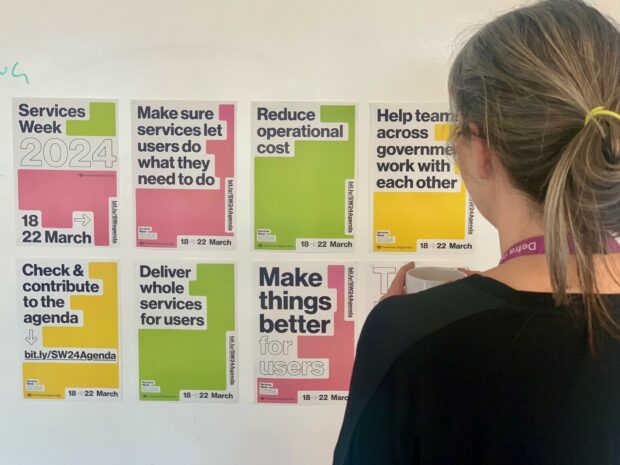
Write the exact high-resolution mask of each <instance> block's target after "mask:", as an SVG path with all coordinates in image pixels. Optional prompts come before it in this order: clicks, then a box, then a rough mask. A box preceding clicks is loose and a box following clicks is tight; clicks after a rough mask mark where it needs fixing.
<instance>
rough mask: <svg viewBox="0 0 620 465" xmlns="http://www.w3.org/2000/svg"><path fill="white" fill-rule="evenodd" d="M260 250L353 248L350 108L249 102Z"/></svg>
mask: <svg viewBox="0 0 620 465" xmlns="http://www.w3.org/2000/svg"><path fill="white" fill-rule="evenodd" d="M252 123H253V127H252V151H253V156H254V229H255V231H254V233H255V236H254V241H255V248H256V249H257V250H297V251H315V252H316V251H318V252H321V251H348V250H349V251H350V250H353V247H354V237H353V224H354V194H355V105H338V104H330V105H325V104H318V103H281V102H270V103H254V104H253V106H252Z"/></svg>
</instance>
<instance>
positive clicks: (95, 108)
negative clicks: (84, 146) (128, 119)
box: [67, 102, 116, 136]
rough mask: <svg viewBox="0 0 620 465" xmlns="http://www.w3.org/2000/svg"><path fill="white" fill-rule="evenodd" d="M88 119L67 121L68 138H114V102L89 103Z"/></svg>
mask: <svg viewBox="0 0 620 465" xmlns="http://www.w3.org/2000/svg"><path fill="white" fill-rule="evenodd" d="M88 112H89V114H90V119H88V120H68V121H67V135H68V136H116V104H115V103H114V102H90V103H89V104H88Z"/></svg>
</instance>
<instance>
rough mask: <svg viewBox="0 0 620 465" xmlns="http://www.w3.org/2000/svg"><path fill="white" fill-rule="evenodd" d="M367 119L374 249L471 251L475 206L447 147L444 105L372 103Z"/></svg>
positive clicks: (438, 253)
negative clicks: (369, 119)
mask: <svg viewBox="0 0 620 465" xmlns="http://www.w3.org/2000/svg"><path fill="white" fill-rule="evenodd" d="M370 117H371V124H370V133H371V140H370V154H371V157H370V159H371V167H370V180H371V192H372V224H373V226H372V238H373V251H375V252H415V253H416V254H419V255H429V254H431V255H433V256H450V255H455V254H470V253H472V252H473V249H474V245H473V234H474V211H475V208H474V204H473V202H472V201H471V200H470V199H469V196H468V194H467V192H466V190H465V185H464V183H463V181H462V180H461V176H460V173H459V171H458V168H457V167H456V165H455V163H454V153H453V152H454V150H453V148H452V147H451V146H450V145H449V144H448V139H449V135H450V131H451V125H452V115H451V114H450V113H449V111H448V108H447V105H443V104H413V103H388V104H373V105H371V109H370Z"/></svg>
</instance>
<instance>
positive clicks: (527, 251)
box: [499, 236, 620, 265]
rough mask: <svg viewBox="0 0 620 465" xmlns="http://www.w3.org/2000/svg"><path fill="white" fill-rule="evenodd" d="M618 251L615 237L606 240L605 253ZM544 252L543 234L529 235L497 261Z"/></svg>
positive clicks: (619, 245)
mask: <svg viewBox="0 0 620 465" xmlns="http://www.w3.org/2000/svg"><path fill="white" fill-rule="evenodd" d="M618 252H620V244H618V243H617V242H616V240H615V239H613V238H611V237H610V238H609V239H608V240H607V253H618ZM544 253H545V238H544V237H543V236H536V237H530V238H529V239H524V240H522V241H520V242H517V243H516V244H514V245H513V246H512V247H510V248H509V249H508V250H507V251H506V253H505V254H504V255H502V258H501V259H500V261H499V264H500V265H501V264H503V263H506V262H507V261H508V260H512V259H513V258H517V257H523V256H525V255H542V254H544Z"/></svg>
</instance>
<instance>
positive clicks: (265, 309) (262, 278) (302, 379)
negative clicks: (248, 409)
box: [254, 262, 357, 404]
mask: <svg viewBox="0 0 620 465" xmlns="http://www.w3.org/2000/svg"><path fill="white" fill-rule="evenodd" d="M254 273H255V280H256V285H257V287H256V289H257V292H256V302H255V304H254V305H255V308H256V310H257V313H258V315H257V318H256V320H255V321H256V323H255V324H256V325H257V328H256V340H255V347H254V353H255V357H256V358H255V370H256V396H257V397H256V399H257V402H258V403H280V404H281V403H289V404H327V403H333V402H335V403H338V402H344V401H346V400H347V399H348V390H349V381H350V378H351V370H352V368H353V359H354V351H355V338H356V319H357V312H356V310H355V306H356V304H357V303H356V292H357V290H356V287H357V286H356V283H357V267H356V266H355V265H353V264H350V263H349V264H346V263H333V264H332V263H323V262H321V263H319V262H303V263H302V262H300V263H291V262H278V263H256V264H255V270H254Z"/></svg>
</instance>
